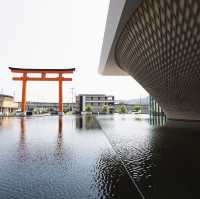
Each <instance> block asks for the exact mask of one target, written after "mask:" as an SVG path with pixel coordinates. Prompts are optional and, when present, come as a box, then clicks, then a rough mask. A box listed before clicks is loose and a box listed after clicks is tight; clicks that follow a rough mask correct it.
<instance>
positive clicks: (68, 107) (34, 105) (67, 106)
mask: <svg viewBox="0 0 200 199" xmlns="http://www.w3.org/2000/svg"><path fill="white" fill-rule="evenodd" d="M18 104H19V109H21V102H18ZM26 106H27V111H34V112H37V113H43V112H51V111H58V103H55V102H27V103H26ZM73 110H75V103H63V111H64V112H68V111H73Z"/></svg>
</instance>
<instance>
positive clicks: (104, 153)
mask: <svg viewBox="0 0 200 199" xmlns="http://www.w3.org/2000/svg"><path fill="white" fill-rule="evenodd" d="M199 129H200V127H199V124H198V123H192V124H188V123H187V124H185V123H184V122H173V121H167V123H166V124H163V123H162V126H158V125H156V126H155V125H151V124H150V122H149V119H148V117H143V116H140V115H138V116H134V115H132V114H130V115H100V116H96V117H94V116H83V117H81V116H69V115H67V116H63V117H58V116H44V117H27V118H2V119H0V198H3V199H4V198H16V199H18V198H20V199H22V198H27V199H28V198H30V199H32V198H45V199H46V198H50V199H51V198H52V199H53V198H59V199H60V198H63V199H64V198H67V199H68V198H69V199H74V198H75V199H76V198H77V199H80V198H81V199H87V198H91V199H100V198H101V199H103V198H106V199H110V198H122V199H124V198H125V199H126V198H127V199H129V198H136V199H137V198H149V199H161V198H162V199H165V198H166V199H169V198H170V199H173V198H174V199H175V198H176V199H177V198H183V199H185V198H200V194H199V191H198V180H199V177H200V171H199V170H200V158H199V154H200V144H199V139H200V130H199Z"/></svg>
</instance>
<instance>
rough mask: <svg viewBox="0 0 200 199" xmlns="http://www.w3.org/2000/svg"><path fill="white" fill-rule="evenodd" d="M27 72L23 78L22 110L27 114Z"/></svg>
mask: <svg viewBox="0 0 200 199" xmlns="http://www.w3.org/2000/svg"><path fill="white" fill-rule="evenodd" d="M26 77H27V74H26V73H24V74H23V80H22V107H21V109H22V112H23V113H24V114H26V85H27V80H26Z"/></svg>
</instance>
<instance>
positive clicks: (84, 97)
mask: <svg viewBox="0 0 200 199" xmlns="http://www.w3.org/2000/svg"><path fill="white" fill-rule="evenodd" d="M114 102H115V99H114V96H106V95H103V94H80V95H78V96H76V112H77V113H82V112H85V109H86V107H87V106H88V105H90V106H92V112H93V113H102V107H103V106H104V105H108V106H109V109H110V113H112V112H114V107H115V106H114Z"/></svg>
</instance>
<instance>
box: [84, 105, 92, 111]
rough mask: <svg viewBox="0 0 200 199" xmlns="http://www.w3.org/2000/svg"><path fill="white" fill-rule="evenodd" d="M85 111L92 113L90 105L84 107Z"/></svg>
mask: <svg viewBox="0 0 200 199" xmlns="http://www.w3.org/2000/svg"><path fill="white" fill-rule="evenodd" d="M85 111H86V112H92V111H93V107H92V106H91V105H90V104H88V105H86V107H85Z"/></svg>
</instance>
